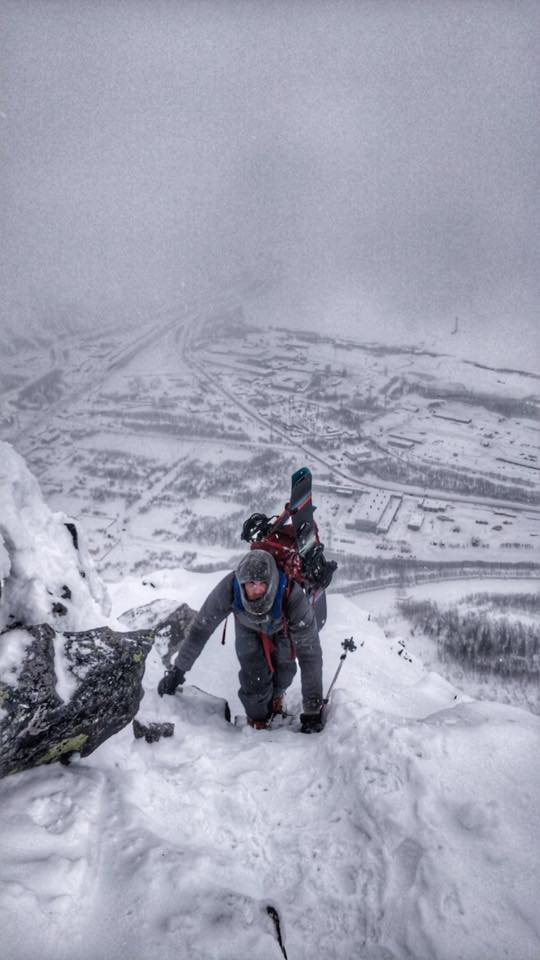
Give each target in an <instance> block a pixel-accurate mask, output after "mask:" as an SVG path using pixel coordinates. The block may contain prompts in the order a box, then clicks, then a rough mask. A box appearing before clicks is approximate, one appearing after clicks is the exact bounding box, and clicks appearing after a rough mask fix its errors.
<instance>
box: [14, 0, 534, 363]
mask: <svg viewBox="0 0 540 960" xmlns="http://www.w3.org/2000/svg"><path fill="white" fill-rule="evenodd" d="M1 8H2V13H3V23H4V31H3V39H2V62H3V83H2V104H1V106H0V111H1V113H0V122H1V123H2V126H3V134H4V151H3V156H2V161H1V163H2V181H3V205H4V245H3V246H4V257H3V265H2V286H3V288H4V294H3V298H2V311H1V314H0V323H1V325H2V327H3V328H4V329H6V328H7V329H9V327H10V325H11V324H12V323H13V322H14V321H16V322H17V325H18V327H19V329H24V326H25V324H28V325H29V326H31V325H32V324H33V323H35V322H36V321H37V322H39V323H42V324H44V325H45V326H46V325H47V323H48V322H49V321H50V318H51V317H52V316H54V317H55V318H56V320H58V317H60V318H61V317H62V315H63V313H64V315H65V316H66V318H67V316H68V315H71V314H73V313H76V312H77V311H80V313H81V316H82V317H83V321H84V319H85V318H88V317H91V316H92V315H93V314H96V315H101V316H108V315H110V314H111V313H112V314H115V313H118V315H119V317H120V319H121V321H122V322H129V318H130V317H131V316H133V317H134V318H135V322H137V323H140V322H141V318H143V317H145V318H146V317H147V318H148V321H149V322H150V321H151V319H152V314H153V312H154V311H155V310H160V309H167V308H176V307H177V306H179V305H181V304H182V303H183V302H184V301H185V300H189V299H190V298H193V297H195V298H196V297H198V296H201V295H204V292H205V291H208V290H210V291H212V290H215V291H219V290H221V289H226V288H227V287H228V286H229V285H230V284H231V283H232V284H233V285H234V283H236V282H238V278H239V277H243V278H246V277H249V278H251V279H252V280H253V281H260V282H265V281H266V280H271V281H272V283H273V286H271V287H270V288H269V292H268V293H267V295H266V298H263V301H261V302H259V303H258V304H257V306H256V309H255V316H256V317H258V318H259V321H260V322H263V323H267V322H272V321H273V322H274V323H275V324H277V325H279V323H280V322H285V323H286V322H287V320H290V319H291V318H292V319H294V322H295V323H298V324H299V325H300V326H304V327H305V326H309V325H312V326H314V327H315V328H316V329H318V330H323V329H324V328H325V327H327V326H328V325H331V327H332V329H333V330H335V331H336V332H340V333H348V334H350V335H358V336H361V337H363V338H365V339H372V340H373V339H377V338H379V339H384V338H388V339H390V340H392V339H394V340H395V339H398V340H399V339H407V338H408V339H409V341H413V340H415V339H416V340H423V339H425V338H426V336H427V335H431V333H437V332H439V331H448V330H449V329H450V327H451V325H452V323H453V322H454V318H455V317H456V316H459V318H460V321H461V323H462V325H463V327H464V329H465V330H467V329H468V330H469V333H468V334H467V336H470V338H471V342H473V341H475V342H482V340H483V339H484V338H489V339H490V340H492V341H493V340H497V339H500V340H504V339H506V338H508V339H509V340H511V341H512V342H513V343H514V345H515V341H519V343H520V344H521V345H522V346H523V347H524V352H525V354H528V356H529V365H532V367H533V368H538V361H537V358H535V360H534V361H533V360H531V356H533V355H534V350H535V349H536V348H537V347H538V343H539V341H538V334H537V332H536V328H537V325H538V324H537V321H538V294H539V282H538V267H537V264H538V253H539V251H538V235H539V230H538V227H539V219H540V218H539V200H538V196H539V193H538V165H537V160H538V147H537V141H538V136H537V133H538V129H537V120H536V118H537V116H538V106H539V102H538V101H539V94H538V79H539V70H538V33H539V31H538V26H539V20H540V18H539V10H538V6H537V5H536V4H534V5H533V4H532V3H530V2H525V0H523V2H518V3H514V4H512V5H509V4H507V3H506V2H502V0H483V2H471V3H467V4H466V5H465V4H461V3H454V2H451V0H448V2H447V0H441V2H438V3H434V4H427V3H423V2H416V0H405V2H402V3H396V2H392V0H382V2H358V3H339V2H338V3H329V2H305V3H302V2H290V3H283V2H269V3H262V2H255V3H245V2H228V0H227V2H221V3H219V2H215V3H211V2H207V3H198V4H195V3H191V2H186V3H174V2H166V0H158V2H155V3H150V2H148V0H137V2H132V3H111V2H106V0H95V2H88V3H82V2H79V0H71V2H69V3H67V2H62V0H51V2H47V3H40V2H35V0H26V2H24V0H23V2H11V0H3V2H2V3H1ZM491 345H493V344H491Z"/></svg>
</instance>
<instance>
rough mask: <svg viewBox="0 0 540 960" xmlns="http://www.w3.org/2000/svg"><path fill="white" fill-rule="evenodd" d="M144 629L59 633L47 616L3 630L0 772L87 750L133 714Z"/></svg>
mask: <svg viewBox="0 0 540 960" xmlns="http://www.w3.org/2000/svg"><path fill="white" fill-rule="evenodd" d="M152 643H153V634H152V633H151V632H150V631H148V630H139V631H134V632H131V633H115V632H113V631H112V630H110V629H109V628H108V627H98V628H96V629H94V630H86V631H80V632H76V633H75V632H73V633H57V632H56V631H55V630H53V629H52V627H50V626H49V625H48V624H41V625H39V626H28V627H24V628H14V629H11V630H6V631H4V633H2V635H1V636H0V777H3V776H6V775H7V774H10V773H15V772H17V771H20V770H25V769H27V768H28V767H33V766H36V765H38V764H42V763H51V762H53V761H55V760H63V761H66V760H67V758H69V756H70V754H72V753H75V752H76V753H80V754H81V755H82V756H86V755H87V754H89V753H92V751H93V750H95V749H96V747H98V746H99V745H100V744H101V743H103V741H104V740H107V739H108V738H109V737H111V736H112V735H113V734H115V733H117V732H118V731H119V730H121V729H122V728H123V727H124V726H126V725H127V724H128V723H129V722H130V721H131V720H132V719H133V717H134V716H135V714H136V713H137V710H138V708H139V703H140V700H141V698H142V696H143V689H142V677H143V674H144V667H145V660H146V657H147V655H148V653H149V651H150V649H151V647H152Z"/></svg>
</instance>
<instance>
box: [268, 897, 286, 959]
mask: <svg viewBox="0 0 540 960" xmlns="http://www.w3.org/2000/svg"><path fill="white" fill-rule="evenodd" d="M266 912H267V914H268V916H269V917H270V918H271V920H272V922H273V924H274V926H275V928H276V937H277V942H278V943H279V946H280V947H281V952H282V954H283V956H284V957H285V960H287V951H286V950H285V946H284V943H283V939H282V937H281V924H280V922H279V913H278V912H277V910H276V908H275V907H272V906H268V907H267V908H266Z"/></svg>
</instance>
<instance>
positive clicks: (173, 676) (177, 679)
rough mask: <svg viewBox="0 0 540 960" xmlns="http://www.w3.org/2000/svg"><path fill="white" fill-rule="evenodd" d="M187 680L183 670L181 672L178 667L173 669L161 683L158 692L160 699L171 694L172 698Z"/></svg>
mask: <svg viewBox="0 0 540 960" xmlns="http://www.w3.org/2000/svg"><path fill="white" fill-rule="evenodd" d="M185 679H186V675H185V673H184V671H183V670H179V669H178V667H171V669H170V670H167V673H166V674H165V676H163V677H162V678H161V680H160V681H159V683H158V688H157V692H158V693H159V695H160V697H162V696H163V694H164V693H169V694H171V696H172V695H173V694H174V693H176V688H177V687H179V686H180V684H181V683H183V682H184V680H185Z"/></svg>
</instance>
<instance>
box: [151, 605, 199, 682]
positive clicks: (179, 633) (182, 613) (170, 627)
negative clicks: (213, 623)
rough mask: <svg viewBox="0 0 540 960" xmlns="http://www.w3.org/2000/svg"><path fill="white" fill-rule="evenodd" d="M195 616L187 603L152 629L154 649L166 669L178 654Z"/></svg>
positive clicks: (194, 612)
mask: <svg viewBox="0 0 540 960" xmlns="http://www.w3.org/2000/svg"><path fill="white" fill-rule="evenodd" d="M195 616H196V611H195V610H192V609H191V607H189V606H188V604H187V603H183V604H181V606H179V607H177V608H176V610H173V612H172V613H171V614H170V616H168V617H166V618H165V620H161V621H160V622H159V623H158V624H157V625H156V627H155V629H154V636H155V640H156V647H157V649H158V651H159V653H160V655H161V660H162V662H163V663H164V665H165V666H166V667H170V666H171V660H172V658H173V657H174V656H176V654H177V653H178V648H179V646H180V644H181V643H182V640H183V639H184V637H185V635H186V630H187V629H188V627H189V625H190V623H191V621H192V620H193V618H194V617H195Z"/></svg>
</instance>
